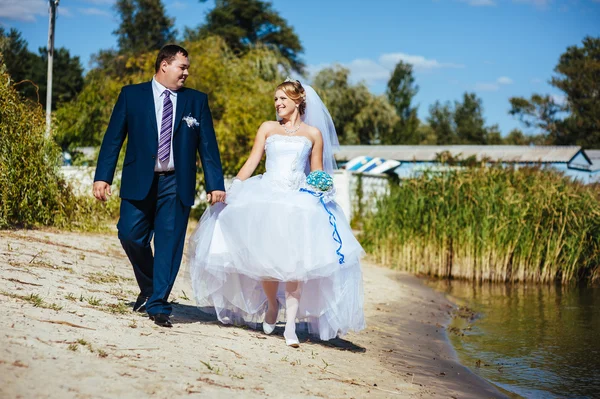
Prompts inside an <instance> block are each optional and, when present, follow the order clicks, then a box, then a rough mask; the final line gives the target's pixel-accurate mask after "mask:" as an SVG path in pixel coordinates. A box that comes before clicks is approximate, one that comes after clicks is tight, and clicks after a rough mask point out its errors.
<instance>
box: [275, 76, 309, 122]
mask: <svg viewBox="0 0 600 399" xmlns="http://www.w3.org/2000/svg"><path fill="white" fill-rule="evenodd" d="M277 90H282V91H283V92H284V93H285V95H286V96H288V97H289V98H290V99H292V100H293V101H294V102H295V103H296V104H298V111H299V112H300V115H304V112H305V111H306V92H305V91H304V87H302V84H301V83H300V81H298V80H286V81H285V82H283V83H281V84H280V85H279V86H277V89H275V91H277Z"/></svg>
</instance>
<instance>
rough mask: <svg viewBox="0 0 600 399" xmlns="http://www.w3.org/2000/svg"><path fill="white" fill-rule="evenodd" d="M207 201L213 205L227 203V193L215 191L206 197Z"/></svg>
mask: <svg viewBox="0 0 600 399" xmlns="http://www.w3.org/2000/svg"><path fill="white" fill-rule="evenodd" d="M206 200H207V201H208V202H210V204H211V205H214V204H216V203H217V202H225V191H221V190H214V191H211V192H210V193H208V194H207V195H206Z"/></svg>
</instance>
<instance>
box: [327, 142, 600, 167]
mask: <svg viewBox="0 0 600 399" xmlns="http://www.w3.org/2000/svg"><path fill="white" fill-rule="evenodd" d="M444 151H448V152H450V154H452V156H454V157H457V156H460V158H468V157H471V156H476V157H477V159H478V160H481V159H484V158H489V159H490V160H491V161H492V162H500V161H505V162H542V163H546V162H565V163H567V162H569V161H570V160H571V159H573V157H575V156H576V155H577V154H578V153H579V151H581V147H579V146H526V145H342V146H340V151H339V152H338V153H337V154H336V155H335V157H336V159H338V160H340V161H341V160H350V159H353V158H356V157H358V156H361V155H365V156H369V157H373V158H375V157H379V158H383V159H394V160H396V161H400V162H431V161H435V160H436V156H437V154H439V153H442V152H444ZM586 152H587V151H586ZM598 152H599V153H600V150H598ZM587 153H589V152H587ZM599 157H600V155H599ZM599 162H600V159H599Z"/></svg>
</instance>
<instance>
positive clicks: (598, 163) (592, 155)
mask: <svg viewBox="0 0 600 399" xmlns="http://www.w3.org/2000/svg"><path fill="white" fill-rule="evenodd" d="M585 155H587V156H588V158H589V159H590V161H592V166H591V167H590V170H591V171H592V172H595V171H597V170H600V150H585Z"/></svg>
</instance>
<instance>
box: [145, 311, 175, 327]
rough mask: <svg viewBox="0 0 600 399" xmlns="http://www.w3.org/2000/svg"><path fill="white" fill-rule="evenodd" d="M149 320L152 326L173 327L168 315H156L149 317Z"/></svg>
mask: <svg viewBox="0 0 600 399" xmlns="http://www.w3.org/2000/svg"><path fill="white" fill-rule="evenodd" d="M150 320H152V321H154V324H156V325H157V326H161V327H169V328H170V327H173V323H171V319H170V318H169V315H168V314H164V313H158V314H155V315H154V316H150Z"/></svg>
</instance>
